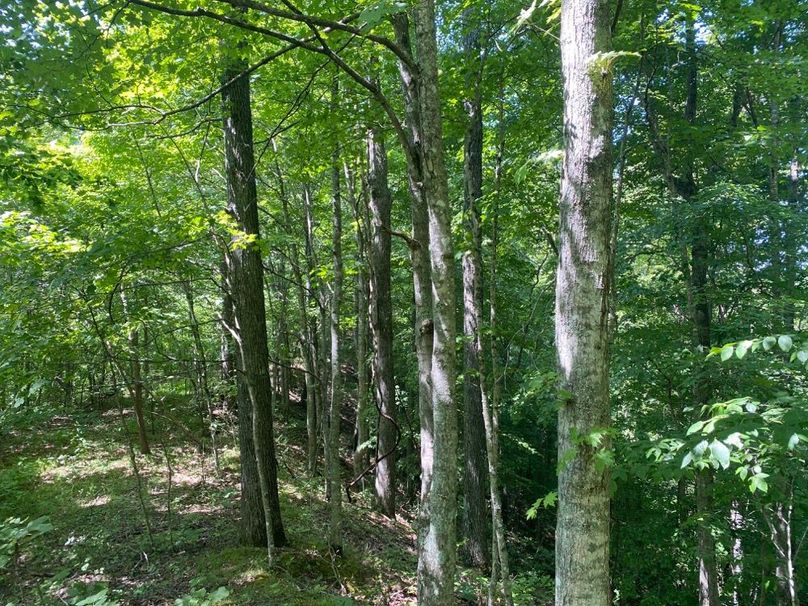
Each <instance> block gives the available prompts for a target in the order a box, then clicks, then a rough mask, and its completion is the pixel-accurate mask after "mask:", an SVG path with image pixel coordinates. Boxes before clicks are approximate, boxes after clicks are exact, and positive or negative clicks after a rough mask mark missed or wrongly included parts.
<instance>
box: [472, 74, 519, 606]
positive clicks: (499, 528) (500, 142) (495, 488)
mask: <svg viewBox="0 0 808 606" xmlns="http://www.w3.org/2000/svg"><path fill="white" fill-rule="evenodd" d="M500 85H502V81H500ZM503 96H504V91H502V86H500V100H499V101H500V102H499V108H498V110H499V112H498V113H499V115H498V116H497V120H498V124H497V154H496V158H495V162H494V190H495V193H494V195H495V198H494V204H493V209H492V210H493V212H492V215H493V217H492V222H491V223H492V229H491V232H492V233H491V271H490V276H491V278H490V284H489V291H488V292H489V295H488V313H489V316H488V317H489V329H490V331H491V339H490V350H491V397H490V398H488V397H485V396H486V394H487V392H486V391H485V388H484V387H483V386H482V385H481V392H480V393H481V394H483V396H484V397H483V401H482V412H483V422H484V424H485V447H486V454H487V455H488V478H489V485H488V486H489V492H490V495H491V496H490V498H491V527H492V528H493V536H492V545H491V578H490V582H489V589H488V606H494V604H495V603H496V594H497V582H498V578H499V577H501V578H502V593H503V597H504V601H505V605H506V606H513V594H512V592H511V579H510V566H509V563H508V547H507V544H506V540H505V523H504V521H503V514H502V498H501V496H500V490H499V402H500V399H501V395H500V390H501V381H500V376H499V359H498V352H497V328H498V326H497V261H498V254H499V198H500V196H501V195H502V165H503V157H504V154H505V116H504V107H503V99H502V97H503Z"/></svg>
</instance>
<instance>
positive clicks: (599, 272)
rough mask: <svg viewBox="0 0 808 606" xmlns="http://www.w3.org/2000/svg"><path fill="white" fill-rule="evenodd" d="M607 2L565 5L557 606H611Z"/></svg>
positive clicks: (571, 0)
mask: <svg viewBox="0 0 808 606" xmlns="http://www.w3.org/2000/svg"><path fill="white" fill-rule="evenodd" d="M610 37H611V36H610V23H609V3H608V1H607V0H563V2H562V5H561V64H562V73H563V77H564V144H565V156H564V165H563V177H562V182H561V201H560V211H561V222H560V230H559V235H558V240H557V246H558V270H557V278H556V307H555V314H556V320H555V322H556V330H555V335H556V348H557V353H558V373H559V377H560V386H559V387H560V389H559V412H558V458H559V461H560V465H559V467H560V470H559V476H558V522H557V527H556V586H555V603H556V606H608V605H609V604H611V590H610V581H609V470H608V468H607V466H606V465H604V464H603V463H601V462H599V460H598V459H599V455H600V454H601V453H603V452H604V451H606V450H607V449H609V448H610V444H609V440H608V435H607V434H606V433H605V432H606V431H607V429H608V427H609V424H610V411H609V314H608V302H609V285H610V283H611V275H610V269H611V262H610V255H611V251H610V235H611V189H612V154H611V123H612V113H613V109H612V86H611V74H610V67H609V66H603V65H599V62H598V60H597V57H598V54H599V53H605V52H608V51H609V50H610V46H611V41H610Z"/></svg>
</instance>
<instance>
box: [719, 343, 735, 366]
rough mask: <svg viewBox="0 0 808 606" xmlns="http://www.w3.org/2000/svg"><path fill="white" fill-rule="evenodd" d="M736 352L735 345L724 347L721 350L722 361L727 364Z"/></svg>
mask: <svg viewBox="0 0 808 606" xmlns="http://www.w3.org/2000/svg"><path fill="white" fill-rule="evenodd" d="M734 352H735V346H733V345H724V347H722V348H721V361H722V362H726V361H727V360H729V359H730V358H731V357H732V354H733V353H734Z"/></svg>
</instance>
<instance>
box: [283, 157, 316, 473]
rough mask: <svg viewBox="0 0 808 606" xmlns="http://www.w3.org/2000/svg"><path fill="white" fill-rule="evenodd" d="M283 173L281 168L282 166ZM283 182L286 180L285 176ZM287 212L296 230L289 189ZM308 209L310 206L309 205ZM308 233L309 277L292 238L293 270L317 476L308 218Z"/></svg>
mask: <svg viewBox="0 0 808 606" xmlns="http://www.w3.org/2000/svg"><path fill="white" fill-rule="evenodd" d="M278 174H279V175H280V169H278ZM281 183H283V181H282V179H281ZM282 191H283V193H284V195H283V196H282V198H281V199H282V204H283V213H284V218H285V221H286V225H287V229H289V230H291V229H292V220H291V217H290V214H289V203H288V200H287V199H286V195H285V191H286V190H285V189H283V190H282ZM307 196H308V193H307V192H304V197H305V198H307ZM307 208H308V207H307ZM305 214H306V217H307V218H308V210H306V213H305ZM304 236H305V242H306V246H305V252H306V266H307V267H308V268H309V270H308V271H307V272H306V276H305V280H304V277H303V272H302V271H301V270H300V261H299V254H298V251H297V246H296V244H295V243H294V242H295V240H294V239H293V240H292V244H291V251H292V271H293V273H294V276H295V281H296V282H297V304H298V313H299V320H300V352H301V356H302V358H303V367H304V370H305V375H306V376H305V378H304V385H305V388H306V468H307V471H308V472H309V474H311V475H314V473H315V471H316V470H317V423H318V417H317V408H318V406H317V404H318V398H319V389H318V381H317V376H318V375H317V372H318V371H317V367H316V362H317V344H316V339H315V335H314V328H313V327H312V322H311V321H310V319H309V314H308V309H309V300H310V296H311V292H312V286H311V266H312V264H313V261H312V260H311V257H312V255H313V251H310V249H311V241H310V237H309V228H308V221H306V228H305V229H304Z"/></svg>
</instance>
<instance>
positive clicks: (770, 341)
mask: <svg viewBox="0 0 808 606" xmlns="http://www.w3.org/2000/svg"><path fill="white" fill-rule="evenodd" d="M776 343H777V339H775V338H774V337H766V338H765V339H763V349H765V350H766V351H769V350H770V349H771V348H772V347H774V346H775V344H776Z"/></svg>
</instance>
